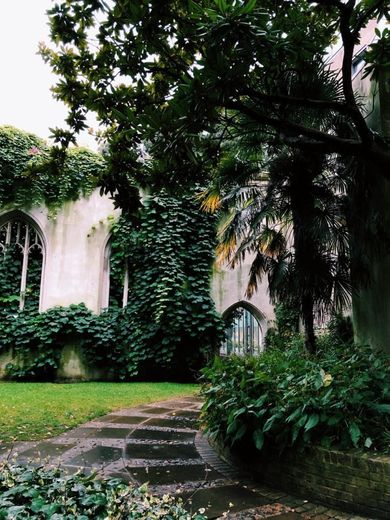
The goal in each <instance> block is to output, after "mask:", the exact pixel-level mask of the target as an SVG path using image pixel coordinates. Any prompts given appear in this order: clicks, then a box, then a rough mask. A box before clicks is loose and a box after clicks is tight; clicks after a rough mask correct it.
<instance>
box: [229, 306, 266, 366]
mask: <svg viewBox="0 0 390 520" xmlns="http://www.w3.org/2000/svg"><path fill="white" fill-rule="evenodd" d="M224 318H225V320H226V322H227V324H228V326H227V330H226V340H225V341H224V343H223V344H222V347H221V351H220V352H221V355H224V356H228V355H230V354H237V355H239V356H245V355H258V354H260V353H261V352H262V351H263V350H264V346H263V329H262V326H261V323H260V319H259V318H258V317H257V316H256V315H255V314H254V313H253V312H251V310H249V308H247V307H244V306H243V305H236V306H235V307H234V308H233V309H231V310H228V312H227V313H225V316H224Z"/></svg>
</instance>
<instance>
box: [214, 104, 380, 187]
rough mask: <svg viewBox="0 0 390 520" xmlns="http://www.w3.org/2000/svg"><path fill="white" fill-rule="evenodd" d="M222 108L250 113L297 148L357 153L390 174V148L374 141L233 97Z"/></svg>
mask: <svg viewBox="0 0 390 520" xmlns="http://www.w3.org/2000/svg"><path fill="white" fill-rule="evenodd" d="M221 107H222V108H227V109H230V110H237V111H239V112H241V113H242V114H245V115H247V116H248V117H250V118H251V119H253V120H254V121H256V122H257V123H259V124H261V125H265V126H270V127H272V128H274V129H275V130H277V131H278V132H279V135H278V140H279V141H280V142H282V143H285V144H288V145H289V146H293V147H295V148H300V149H304V150H309V149H310V150H315V151H318V152H322V153H328V154H329V153H340V154H344V155H345V154H347V155H351V156H354V157H363V158H365V159H368V160H370V161H375V162H376V163H377V164H378V165H379V164H380V165H383V166H385V168H384V170H385V171H384V175H385V176H386V177H387V178H390V151H389V150H387V149H386V148H384V147H383V146H380V145H379V144H378V143H374V142H372V143H371V144H370V146H367V145H366V144H365V143H363V142H362V141H360V140H357V139H346V138H342V137H338V136H335V135H332V134H327V133H326V132H322V131H320V130H316V129H314V128H307V127H305V126H303V125H300V124H297V123H293V122H291V121H288V120H285V119H278V118H276V117H270V116H266V115H264V114H261V113H259V112H257V111H256V110H254V109H253V108H251V107H248V106H247V105H245V104H244V103H243V102H242V101H230V102H226V103H224V104H223V105H221Z"/></svg>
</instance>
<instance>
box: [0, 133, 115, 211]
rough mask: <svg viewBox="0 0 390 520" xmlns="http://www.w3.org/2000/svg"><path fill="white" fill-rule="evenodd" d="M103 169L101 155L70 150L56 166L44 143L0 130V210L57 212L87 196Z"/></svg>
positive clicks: (49, 149)
mask: <svg viewBox="0 0 390 520" xmlns="http://www.w3.org/2000/svg"><path fill="white" fill-rule="evenodd" d="M105 168H106V164H105V160H104V159H103V157H102V156H101V155H98V154H96V153H93V152H91V151H89V150H86V149H83V148H70V149H69V150H68V151H67V152H66V155H65V159H64V161H63V162H61V164H60V163H58V162H57V161H56V160H55V159H54V157H53V155H52V149H51V148H50V146H48V144H47V143H45V141H43V140H42V139H39V138H38V137H36V136H34V135H33V134H28V133H26V132H23V131H21V130H17V129H15V128H13V127H9V126H3V127H0V172H1V175H0V206H1V207H4V206H7V205H12V207H15V206H16V207H31V206H34V205H39V204H46V206H48V207H49V208H50V209H56V208H59V207H60V206H61V205H63V204H64V202H66V201H68V200H77V199H78V198H79V197H80V196H85V195H88V194H90V193H91V192H92V191H93V189H94V188H96V187H97V186H98V184H99V179H100V178H101V177H102V175H103V173H104V171H105Z"/></svg>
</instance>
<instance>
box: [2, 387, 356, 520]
mask: <svg viewBox="0 0 390 520" xmlns="http://www.w3.org/2000/svg"><path fill="white" fill-rule="evenodd" d="M200 407H201V401H200V399H199V398H197V397H188V398H182V399H174V400H170V401H164V402H161V403H154V404H151V405H149V406H145V405H142V406H139V407H135V408H129V409H125V410H120V411H116V412H113V413H111V414H109V415H106V416H104V417H99V418H97V419H95V420H93V421H90V422H89V423H86V424H84V425H82V426H80V427H78V428H75V429H73V430H70V431H68V432H66V433H64V434H62V435H60V436H58V437H56V438H52V439H50V440H46V441H42V442H39V443H31V442H30V443H29V442H25V443H18V445H17V446H15V447H14V453H13V454H12V457H14V458H16V460H17V461H18V462H19V463H29V464H42V463H45V464H47V465H56V466H61V467H62V468H63V469H64V470H65V471H66V472H68V473H75V472H76V471H79V470H82V471H84V472H85V473H87V474H89V473H91V472H96V473H97V474H98V475H101V476H104V477H110V476H113V477H120V478H122V479H123V480H125V481H127V482H129V483H132V484H135V485H139V484H143V483H146V482H147V483H148V484H149V490H150V491H151V492H152V493H158V494H165V493H171V494H175V495H177V496H181V497H182V498H183V501H184V503H185V507H186V508H187V509H188V510H189V511H192V512H195V511H197V510H198V509H199V508H204V509H205V514H206V515H207V516H208V518H209V519H217V518H226V519H231V520H233V519H234V520H239V519H240V520H259V519H262V518H275V519H278V520H299V519H300V520H310V519H313V520H327V519H335V520H348V519H354V520H358V519H363V517H358V516H353V515H352V514H348V513H341V512H339V511H335V510H332V509H329V508H327V507H326V506H324V505H319V504H313V503H311V502H308V501H307V500H304V499H302V498H297V497H294V496H290V495H286V494H285V493H283V492H280V491H276V490H274V489H270V488H267V487H264V486H261V485H259V484H258V483H255V482H254V481H252V480H251V479H250V478H249V477H248V475H244V474H242V473H240V472H239V471H238V470H236V469H235V468H232V467H231V466H229V465H228V464H226V463H225V462H223V461H221V460H220V459H219V458H218V456H217V455H216V453H215V452H214V450H213V449H212V448H211V447H210V445H209V444H208V442H207V439H206V437H205V436H204V435H203V434H202V433H201V432H200V431H199V429H198V423H197V419H198V416H199V411H200ZM1 456H8V457H9V456H10V454H9V453H7V452H3V453H0V457H1Z"/></svg>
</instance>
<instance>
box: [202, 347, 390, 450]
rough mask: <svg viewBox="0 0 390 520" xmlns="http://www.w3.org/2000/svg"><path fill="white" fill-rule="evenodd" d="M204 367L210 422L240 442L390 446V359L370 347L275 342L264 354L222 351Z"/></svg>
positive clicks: (279, 446)
mask: <svg viewBox="0 0 390 520" xmlns="http://www.w3.org/2000/svg"><path fill="white" fill-rule="evenodd" d="M204 375H205V378H206V383H205V385H204V387H203V395H204V397H205V399H206V402H205V405H204V407H203V421H204V422H205V424H206V429H207V431H208V432H209V434H211V435H212V436H213V437H215V438H219V439H220V440H222V441H223V442H224V443H226V444H229V445H233V446H235V448H237V449H242V450H244V451H246V452H247V453H250V452H251V450H252V451H253V450H254V449H255V448H257V449H258V450H262V449H265V450H267V449H271V450H272V449H276V450H277V451H280V452H281V451H283V450H284V449H286V448H289V447H294V449H303V448H305V447H307V446H310V445H321V446H323V447H327V448H329V447H336V448H340V449H348V448H367V449H371V450H375V449H376V450H386V449H388V439H389V430H390V366H389V362H388V359H386V358H385V357H384V356H381V355H380V354H377V355H376V354H373V352H372V350H371V349H370V348H369V347H357V346H349V347H348V348H345V347H344V348H340V347H338V348H333V349H327V350H326V351H325V352H324V353H323V354H320V355H318V357H316V358H309V357H304V356H302V352H298V351H297V349H295V350H293V349H290V350H279V349H270V350H269V351H268V352H266V353H265V354H263V355H262V356H260V357H259V358H237V357H232V358H229V359H224V360H220V359H217V360H216V361H215V363H214V365H213V366H211V367H209V368H207V369H205V370H204Z"/></svg>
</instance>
